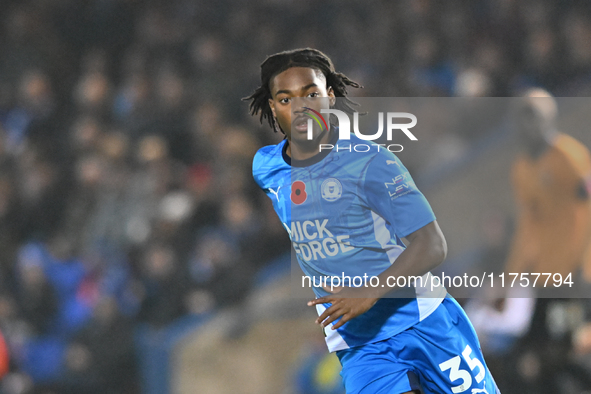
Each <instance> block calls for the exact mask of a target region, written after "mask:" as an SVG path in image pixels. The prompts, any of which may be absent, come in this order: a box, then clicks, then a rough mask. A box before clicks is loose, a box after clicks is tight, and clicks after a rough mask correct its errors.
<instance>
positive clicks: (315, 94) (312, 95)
mask: <svg viewBox="0 0 591 394" xmlns="http://www.w3.org/2000/svg"><path fill="white" fill-rule="evenodd" d="M319 96H320V93H318V92H312V93H310V94H309V95H308V97H319Z"/></svg>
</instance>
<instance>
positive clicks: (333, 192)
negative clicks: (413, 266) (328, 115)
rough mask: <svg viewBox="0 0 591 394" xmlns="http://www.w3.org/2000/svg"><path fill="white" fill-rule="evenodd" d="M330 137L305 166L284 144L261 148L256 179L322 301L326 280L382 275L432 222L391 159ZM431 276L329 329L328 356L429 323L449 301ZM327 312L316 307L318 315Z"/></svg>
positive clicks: (354, 141) (379, 150) (366, 145)
mask: <svg viewBox="0 0 591 394" xmlns="http://www.w3.org/2000/svg"><path fill="white" fill-rule="evenodd" d="M333 136H334V138H333V140H332V141H331V145H333V146H334V147H333V148H332V149H323V150H322V151H321V152H320V153H319V154H317V155H316V156H314V157H312V158H310V159H307V160H301V161H296V160H292V159H291V158H290V157H289V156H287V154H286V153H285V152H286V148H287V143H288V142H287V141H286V140H284V141H282V142H281V143H279V144H277V145H271V146H266V147H263V148H261V149H260V150H259V151H258V152H257V154H256V155H255V157H254V161H253V176H254V179H255V181H256V182H257V184H258V185H259V187H260V188H261V189H263V190H264V191H265V193H266V194H267V195H268V196H269V197H270V198H271V200H272V202H273V207H274V208H275V211H276V212H277V215H278V216H279V218H280V220H281V222H282V223H283V226H284V227H285V229H286V230H287V233H288V234H289V237H290V239H291V241H292V244H293V247H294V250H295V251H296V256H297V259H298V263H299V265H300V267H301V268H302V270H303V272H304V273H305V274H306V275H307V276H308V277H310V278H312V279H313V280H311V281H310V282H308V283H311V284H312V285H313V286H312V288H313V290H314V293H315V294H316V296H317V297H321V296H324V295H327V292H326V291H325V290H324V289H323V288H322V286H321V285H320V282H321V278H322V277H327V276H328V277H333V276H334V277H340V278H347V277H348V278H354V277H363V276H364V275H365V276H366V277H367V276H370V277H371V276H377V275H379V274H381V273H382V272H383V271H384V270H386V269H387V268H388V267H389V266H390V265H391V264H395V263H396V258H397V257H398V256H399V255H400V254H401V253H402V252H403V251H404V249H405V246H404V243H403V242H402V240H401V239H402V238H405V237H406V236H407V235H409V234H411V233H413V232H414V231H416V230H418V229H420V228H422V227H423V226H425V225H427V224H429V223H431V222H433V221H434V220H435V215H434V214H433V211H432V209H431V207H430V205H429V203H428V202H427V200H426V198H425V197H424V196H423V194H422V193H421V192H420V191H419V190H418V189H417V187H416V185H415V183H414V181H413V180H412V177H411V176H410V174H409V173H408V171H407V169H406V168H405V167H404V165H403V164H402V163H401V162H400V160H399V159H398V158H397V157H396V156H395V155H394V154H393V153H391V152H389V151H388V150H387V149H385V148H384V147H380V146H379V145H377V144H375V143H372V142H369V141H364V140H361V139H359V138H358V137H356V136H355V135H353V134H352V135H351V139H350V140H338V134H337V133H333ZM430 275H431V274H430V273H427V274H425V275H424V276H423V279H424V280H423V282H422V285H421V284H420V283H418V282H417V285H416V286H413V287H412V288H410V289H409V290H410V292H409V293H408V295H406V294H407V293H406V292H405V293H404V294H405V296H404V297H405V298H382V299H380V300H378V302H376V304H375V305H374V306H373V307H372V308H371V309H370V310H368V311H367V312H366V313H364V314H362V315H360V316H358V317H356V318H355V319H352V320H351V321H349V322H347V323H346V324H344V325H343V326H342V327H340V328H338V329H337V330H332V329H331V326H332V324H331V325H329V326H328V327H326V328H325V330H324V331H325V335H326V342H327V345H328V348H329V350H330V351H337V350H342V349H347V348H350V347H355V346H360V345H363V344H366V343H372V342H377V341H381V340H384V339H387V338H390V337H392V336H393V335H396V334H397V333H399V332H402V331H404V330H406V329H408V328H409V327H411V326H413V325H415V324H417V323H418V322H419V321H422V320H423V319H425V318H426V317H427V316H429V315H430V314H431V313H432V312H433V311H434V310H435V309H436V308H437V307H438V306H439V304H440V303H441V301H442V300H443V298H444V297H445V296H446V294H447V291H446V290H445V288H444V287H442V286H441V287H436V288H434V289H431V287H430V285H429V280H428V277H429V276H430ZM349 280H351V279H349ZM314 285H316V286H314ZM329 285H330V282H329ZM347 285H349V283H347ZM351 285H359V282H357V283H355V282H353V283H352V284H351ZM329 306H330V304H323V305H317V311H318V314H319V315H320V314H322V312H324V310H325V309H326V308H328V307H329Z"/></svg>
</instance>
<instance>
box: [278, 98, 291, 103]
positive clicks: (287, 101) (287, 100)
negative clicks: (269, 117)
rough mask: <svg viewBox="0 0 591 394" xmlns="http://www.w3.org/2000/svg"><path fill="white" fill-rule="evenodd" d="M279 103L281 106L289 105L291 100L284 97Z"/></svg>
mask: <svg viewBox="0 0 591 394" xmlns="http://www.w3.org/2000/svg"><path fill="white" fill-rule="evenodd" d="M279 102H280V103H281V104H288V103H289V98H288V97H284V98H282V99H279Z"/></svg>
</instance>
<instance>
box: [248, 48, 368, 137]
mask: <svg viewBox="0 0 591 394" xmlns="http://www.w3.org/2000/svg"><path fill="white" fill-rule="evenodd" d="M291 67H309V68H313V69H316V70H318V71H320V72H321V73H322V74H323V75H324V77H325V79H326V86H327V88H328V87H329V86H330V87H332V89H333V91H334V95H335V96H336V97H344V98H345V99H344V100H337V102H336V104H335V107H334V108H335V109H339V110H341V111H344V112H347V113H352V112H353V106H355V105H357V104H356V103H355V102H354V101H352V100H350V99H349V98H347V86H352V87H354V88H361V87H362V86H361V85H359V84H358V83H357V82H355V81H352V80H351V79H349V77H347V76H346V75H345V74H343V73H339V72H336V71H335V68H334V64H333V63H332V61H331V60H330V58H329V57H328V56H326V55H325V54H324V53H322V52H321V51H319V50H317V49H312V48H302V49H293V50H290V51H285V52H280V53H276V54H274V55H271V56H269V57H267V59H265V61H264V62H263V63H262V64H261V86H259V87H258V88H257V89H256V90H255V91H254V93H253V94H251V95H250V96H248V97H245V98H243V100H250V107H249V110H250V111H249V112H250V114H251V115H253V116H254V115H257V114H259V113H260V120H261V123H263V120H264V119H266V120H267V122H269V125H270V126H271V127H272V128H273V129H274V130H275V131H277V129H280V127H279V125H276V124H275V118H274V117H273V112H272V111H271V108H270V107H269V99H271V98H272V97H271V86H270V84H271V80H272V79H273V78H274V77H275V76H276V75H277V74H280V73H282V72H283V71H285V70H287V69H288V68H291ZM282 131H283V130H282Z"/></svg>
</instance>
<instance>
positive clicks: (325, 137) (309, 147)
mask: <svg viewBox="0 0 591 394" xmlns="http://www.w3.org/2000/svg"><path fill="white" fill-rule="evenodd" d="M335 132H336V131H335V130H333V129H330V130H328V131H327V132H326V133H323V134H322V136H320V138H318V139H317V140H314V141H306V142H307V143H301V142H299V141H298V142H296V143H294V142H293V141H291V140H288V145H287V149H286V150H285V153H286V154H287V155H288V156H289V157H290V158H292V159H293V160H298V161H302V160H307V159H310V158H312V157H314V156H316V155H318V154H320V150H319V147H320V144H327V143H329V142H330V140H331V139H332V137H333V133H335Z"/></svg>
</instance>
